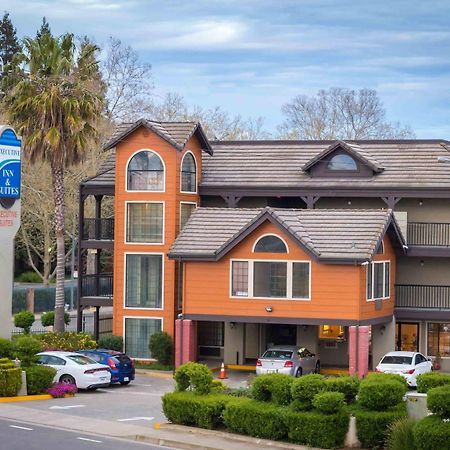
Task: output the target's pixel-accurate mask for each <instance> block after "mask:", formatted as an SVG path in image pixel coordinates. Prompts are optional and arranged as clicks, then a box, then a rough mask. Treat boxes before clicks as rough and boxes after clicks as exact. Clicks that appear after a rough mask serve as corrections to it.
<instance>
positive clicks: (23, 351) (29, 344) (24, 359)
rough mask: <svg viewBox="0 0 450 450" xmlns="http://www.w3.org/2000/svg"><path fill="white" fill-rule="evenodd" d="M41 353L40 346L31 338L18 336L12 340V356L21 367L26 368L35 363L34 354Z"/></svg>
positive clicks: (36, 358) (35, 357)
mask: <svg viewBox="0 0 450 450" xmlns="http://www.w3.org/2000/svg"><path fill="white" fill-rule="evenodd" d="M41 351H42V344H41V343H40V342H39V341H37V340H36V339H35V338H34V337H31V336H29V335H28V336H20V337H19V338H17V339H16V340H14V344H13V356H14V357H15V358H18V359H19V360H20V365H21V366H22V367H28V366H31V365H32V364H34V363H35V362H37V360H38V357H37V356H36V353H39V352H41Z"/></svg>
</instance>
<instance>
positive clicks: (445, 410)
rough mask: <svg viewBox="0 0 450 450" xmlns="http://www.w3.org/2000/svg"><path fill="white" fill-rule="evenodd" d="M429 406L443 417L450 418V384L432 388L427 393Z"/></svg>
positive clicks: (433, 411) (434, 412)
mask: <svg viewBox="0 0 450 450" xmlns="http://www.w3.org/2000/svg"><path fill="white" fill-rule="evenodd" d="M427 408H428V409H429V410H430V411H431V412H432V413H433V414H436V415H437V416H440V417H441V418H444V419H450V386H439V387H435V388H432V389H430V390H429V391H428V393H427Z"/></svg>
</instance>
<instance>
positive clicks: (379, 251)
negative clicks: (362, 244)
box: [376, 241, 384, 255]
mask: <svg viewBox="0 0 450 450" xmlns="http://www.w3.org/2000/svg"><path fill="white" fill-rule="evenodd" d="M383 253H384V242H383V241H380V244H379V245H378V248H377V253H376V254H377V255H382V254H383Z"/></svg>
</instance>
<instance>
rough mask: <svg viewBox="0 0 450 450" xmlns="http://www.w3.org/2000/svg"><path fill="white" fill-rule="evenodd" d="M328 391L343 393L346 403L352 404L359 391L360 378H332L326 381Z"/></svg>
mask: <svg viewBox="0 0 450 450" xmlns="http://www.w3.org/2000/svg"><path fill="white" fill-rule="evenodd" d="M325 383H326V390H327V391H332V392H342V394H344V396H345V401H346V402H347V403H351V402H353V401H354V400H355V398H356V395H357V394H358V389H359V378H358V377H349V376H342V377H330V378H327V379H326V380H325Z"/></svg>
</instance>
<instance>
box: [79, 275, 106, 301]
mask: <svg viewBox="0 0 450 450" xmlns="http://www.w3.org/2000/svg"><path fill="white" fill-rule="evenodd" d="M112 295H113V276H112V273H102V274H99V275H97V274H89V275H81V296H82V297H112Z"/></svg>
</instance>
